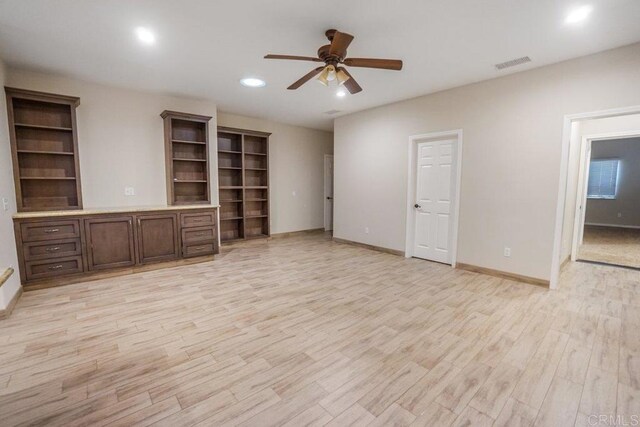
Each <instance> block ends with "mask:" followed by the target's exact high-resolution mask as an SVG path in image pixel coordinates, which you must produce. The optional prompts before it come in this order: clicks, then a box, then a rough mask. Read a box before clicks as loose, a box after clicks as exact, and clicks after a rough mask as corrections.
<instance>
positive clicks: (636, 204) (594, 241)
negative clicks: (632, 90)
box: [571, 132, 640, 268]
mask: <svg viewBox="0 0 640 427" xmlns="http://www.w3.org/2000/svg"><path fill="white" fill-rule="evenodd" d="M581 149H582V150H581V151H582V153H583V154H582V156H581V164H580V176H579V183H578V189H579V191H578V200H577V201H576V212H575V229H576V230H577V232H576V233H575V236H574V239H573V245H572V250H571V260H572V261H576V260H577V261H586V262H593V263H598V264H608V265H614V266H622V267H631V268H640V133H638V134H634V133H633V132H622V133H616V134H612V135H608V136H606V137H605V136H598V135H594V136H585V137H584V138H583V141H582V147H581Z"/></svg>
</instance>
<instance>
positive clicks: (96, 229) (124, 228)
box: [84, 216, 136, 270]
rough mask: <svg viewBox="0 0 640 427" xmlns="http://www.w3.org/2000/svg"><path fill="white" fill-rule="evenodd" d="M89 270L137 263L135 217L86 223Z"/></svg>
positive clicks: (111, 218) (112, 218)
mask: <svg viewBox="0 0 640 427" xmlns="http://www.w3.org/2000/svg"><path fill="white" fill-rule="evenodd" d="M84 224H85V233H86V239H87V264H88V268H89V270H100V269H107V268H116V267H128V266H131V265H134V264H135V263H136V253H135V238H134V230H133V216H115V217H108V218H91V219H86V220H85V221H84Z"/></svg>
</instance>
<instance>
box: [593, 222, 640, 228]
mask: <svg viewBox="0 0 640 427" xmlns="http://www.w3.org/2000/svg"><path fill="white" fill-rule="evenodd" d="M584 225H592V226H594V227H611V228H636V229H637V228H640V225H618V224H597V223H593V222H585V224H584Z"/></svg>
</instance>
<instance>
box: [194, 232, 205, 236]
mask: <svg viewBox="0 0 640 427" xmlns="http://www.w3.org/2000/svg"><path fill="white" fill-rule="evenodd" d="M205 234H206V233H205V232H202V233H198V234H196V236H204V235H205Z"/></svg>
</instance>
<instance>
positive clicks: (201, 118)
mask: <svg viewBox="0 0 640 427" xmlns="http://www.w3.org/2000/svg"><path fill="white" fill-rule="evenodd" d="M160 117H162V118H163V119H166V118H167V117H174V118H176V119H181V120H191V121H194V122H195V121H199V122H202V123H207V122H208V121H209V120H211V119H212V118H213V117H212V116H203V115H201V114H193V113H182V112H180V111H172V110H164V111H163V112H162V113H160Z"/></svg>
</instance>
